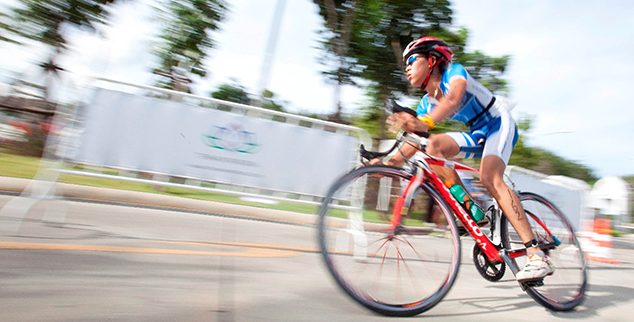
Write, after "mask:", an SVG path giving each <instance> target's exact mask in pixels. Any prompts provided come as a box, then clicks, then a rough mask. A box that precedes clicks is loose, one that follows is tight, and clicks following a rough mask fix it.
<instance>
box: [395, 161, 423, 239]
mask: <svg viewBox="0 0 634 322" xmlns="http://www.w3.org/2000/svg"><path fill="white" fill-rule="evenodd" d="M421 182H423V170H422V169H421V168H417V169H416V175H415V176H414V177H413V178H412V179H411V180H409V183H408V184H407V187H406V188H405V191H403V195H402V196H400V197H398V199H396V203H395V205H394V212H393V213H392V221H391V222H390V226H391V228H392V232H395V230H396V227H398V226H399V225H400V224H401V220H402V219H403V216H406V215H407V213H408V212H409V207H410V206H411V205H412V199H414V193H415V192H416V187H418V186H419V185H420V184H421Z"/></svg>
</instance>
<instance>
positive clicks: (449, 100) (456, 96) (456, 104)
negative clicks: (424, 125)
mask: <svg viewBox="0 0 634 322" xmlns="http://www.w3.org/2000/svg"><path fill="white" fill-rule="evenodd" d="M466 92H467V81H466V80H465V79H464V78H456V79H455V80H453V81H452V82H451V83H450V86H449V92H448V93H447V95H445V96H443V97H442V98H441V99H440V100H439V101H438V105H436V107H434V108H433V109H432V110H431V112H429V117H431V119H432V120H434V122H435V123H436V124H438V123H440V122H442V121H443V120H444V119H446V118H448V117H450V116H451V115H452V114H453V113H455V112H456V111H457V110H458V108H460V103H461V102H462V98H463V97H464V95H465V93H466Z"/></svg>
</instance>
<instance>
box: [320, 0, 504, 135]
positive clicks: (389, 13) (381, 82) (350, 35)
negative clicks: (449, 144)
mask: <svg viewBox="0 0 634 322" xmlns="http://www.w3.org/2000/svg"><path fill="white" fill-rule="evenodd" d="M314 2H315V3H316V4H318V5H319V8H320V14H321V15H322V16H323V17H324V18H325V21H326V23H325V25H326V26H327V31H328V32H322V36H324V41H323V42H322V43H323V44H325V46H324V50H325V51H326V52H327V54H330V55H334V56H335V57H339V59H338V62H339V64H336V65H335V66H334V69H333V66H332V63H331V61H332V60H329V61H328V63H330V65H328V64H326V68H327V69H326V71H325V72H324V73H325V74H326V75H327V76H328V77H330V78H331V79H338V78H337V77H338V76H339V77H341V81H339V84H346V83H354V81H355V79H356V78H361V79H364V80H366V81H369V82H370V84H371V85H370V86H368V87H367V89H368V95H373V96H374V97H372V98H371V99H369V100H368V104H369V105H368V106H367V107H366V108H364V109H362V111H363V112H364V113H365V117H366V118H363V117H362V118H359V117H357V118H356V120H355V122H356V124H357V125H359V126H362V127H364V126H365V125H366V123H368V122H373V123H372V125H370V124H367V125H368V126H371V127H374V128H376V127H377V126H378V128H376V129H377V131H376V135H377V137H378V138H379V139H383V138H385V137H386V132H385V125H383V123H384V122H383V121H384V120H385V117H386V115H385V113H384V112H383V110H382V108H381V107H382V106H383V104H384V102H385V100H386V99H387V98H389V97H401V96H403V95H411V94H414V93H415V90H416V89H413V88H412V87H411V86H410V85H409V82H408V81H407V79H406V78H405V74H404V72H403V67H404V65H403V62H402V52H403V48H404V47H405V45H407V44H408V43H409V42H410V41H411V40H413V39H415V38H419V37H422V36H436V37H440V38H442V39H444V40H445V41H447V42H448V43H449V44H450V45H451V47H452V49H453V50H454V52H455V53H456V55H455V61H457V62H461V63H463V64H465V67H467V69H468V70H470V71H472V72H473V73H474V74H473V76H474V77H475V78H476V79H481V80H482V82H483V84H484V85H485V86H489V88H490V89H491V90H493V91H496V92H499V91H501V90H504V89H505V88H506V83H505V81H504V80H502V79H501V75H502V73H503V72H504V70H505V67H506V63H507V62H508V57H501V58H492V57H487V56H485V55H483V54H481V53H478V52H476V53H473V54H467V53H465V51H464V47H465V44H466V41H467V36H468V33H467V31H466V29H464V28H462V29H459V30H457V31H453V30H452V28H451V23H452V17H451V15H452V10H451V8H450V6H449V1H442V0H441V1H419V0H364V1H361V0H358V1H350V0H348V1H334V0H332V1H330V3H331V5H328V3H329V1H325V0H315V1H314ZM332 4H334V6H335V9H336V10H332V8H331V7H332ZM333 12H335V13H336V14H333ZM350 12H352V13H354V14H351V15H348V16H344V14H345V13H350ZM333 16H335V17H338V19H339V20H335V19H333V18H332V17H333ZM342 17H345V18H346V19H349V20H345V19H344V18H342ZM329 20H330V21H329ZM333 26H334V27H333ZM338 44H339V46H340V47H341V46H342V45H341V44H345V46H343V48H344V49H345V50H340V49H339V50H338V49H337V48H338V47H337V45H338ZM344 56H345V59H344V58H343V57H344ZM329 67H330V68H331V69H328V68H329ZM377 117H378V119H377ZM449 124H450V125H451V126H454V125H455V123H453V122H450V123H449Z"/></svg>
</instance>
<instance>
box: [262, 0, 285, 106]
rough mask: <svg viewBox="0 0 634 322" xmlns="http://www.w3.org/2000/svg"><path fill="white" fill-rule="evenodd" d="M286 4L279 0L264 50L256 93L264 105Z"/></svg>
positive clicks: (283, 0)
mask: <svg viewBox="0 0 634 322" xmlns="http://www.w3.org/2000/svg"><path fill="white" fill-rule="evenodd" d="M285 6H286V0H277V5H276V6H275V14H274V15H273V23H272V24H271V31H270V32H269V39H268V42H267V44H266V51H265V52H264V58H263V61H262V71H261V72H260V80H259V82H258V88H257V90H258V92H257V93H256V94H257V95H258V97H259V98H260V100H259V104H258V105H260V106H261V105H262V101H263V99H264V97H263V93H264V90H266V88H267V86H268V85H269V78H270V77H271V70H272V69H273V63H274V62H275V47H276V45H277V39H278V37H279V33H280V24H281V23H282V15H283V14H284V7H285Z"/></svg>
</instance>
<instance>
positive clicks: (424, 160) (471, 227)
mask: <svg viewBox="0 0 634 322" xmlns="http://www.w3.org/2000/svg"><path fill="white" fill-rule="evenodd" d="M415 158H416V162H417V167H419V168H420V169H422V170H423V173H422V176H423V177H422V180H421V182H422V181H425V180H426V181H428V182H430V183H431V184H432V185H433V186H434V187H435V188H436V190H437V191H438V192H439V193H440V195H441V196H442V198H443V199H444V200H445V201H447V203H448V204H449V206H450V207H451V210H452V211H453V213H454V214H456V217H457V218H458V220H459V221H460V222H461V223H462V225H463V227H465V229H466V230H467V232H469V234H470V235H471V237H473V239H474V240H475V241H476V243H477V244H478V246H479V247H480V248H481V249H482V250H483V251H484V253H485V254H486V255H487V258H488V259H489V261H491V262H493V263H499V262H503V260H502V258H501V257H500V254H499V251H498V249H497V247H496V246H495V245H494V244H493V243H492V242H491V241H490V240H489V238H488V237H487V236H485V234H484V233H483V232H482V230H480V227H479V226H478V224H477V223H476V222H475V221H473V219H472V218H471V215H469V214H468V213H467V211H466V210H465V209H464V208H463V207H462V206H461V205H460V203H458V201H457V200H456V198H454V196H453V195H452V194H451V192H449V189H448V188H447V187H446V186H445V185H444V184H443V182H442V181H441V180H440V178H438V176H437V175H436V174H435V173H434V172H433V171H432V170H431V168H430V167H429V166H431V165H434V166H441V167H445V168H450V169H454V170H462V171H469V172H473V173H477V174H478V175H479V174H480V171H478V170H476V169H474V168H471V167H469V166H466V165H464V164H461V163H458V162H454V161H449V160H445V159H440V158H435V157H431V156H429V155H428V154H425V153H423V152H416V156H415ZM419 172H420V171H419ZM411 181H414V178H412V179H411ZM412 186H413V185H408V186H407V188H406V189H405V191H404V192H403V196H406V195H407V194H408V193H409V192H408V190H409V189H411V187H412ZM398 206H399V205H396V207H395V208H394V213H395V214H396V213H397V212H398V213H401V211H402V209H397V208H398ZM400 206H402V205H400ZM399 217H400V216H399ZM524 254H525V252H524ZM524 254H521V253H514V254H513V255H514V256H521V255H524Z"/></svg>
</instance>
